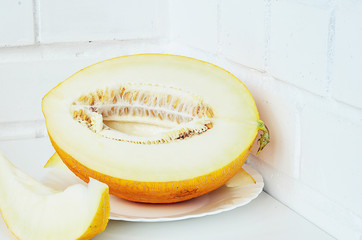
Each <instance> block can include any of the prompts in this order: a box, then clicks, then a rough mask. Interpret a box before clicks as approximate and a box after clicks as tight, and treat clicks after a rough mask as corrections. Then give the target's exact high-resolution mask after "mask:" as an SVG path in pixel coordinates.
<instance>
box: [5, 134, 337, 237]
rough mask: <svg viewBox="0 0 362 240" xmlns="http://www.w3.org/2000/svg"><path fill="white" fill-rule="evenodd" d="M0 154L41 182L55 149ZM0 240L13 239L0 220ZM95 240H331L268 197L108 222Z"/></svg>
mask: <svg viewBox="0 0 362 240" xmlns="http://www.w3.org/2000/svg"><path fill="white" fill-rule="evenodd" d="M0 151H1V152H3V153H4V154H5V156H7V158H8V159H9V160H10V161H12V162H13V163H14V164H15V165H16V166H17V167H19V168H20V169H22V170H23V171H25V172H27V173H28V174H30V175H31V176H33V177H36V178H39V179H40V178H41V176H43V174H44V170H43V168H42V167H43V166H44V164H45V162H46V161H47V159H48V158H49V157H50V156H51V155H52V154H53V152H54V150H53V148H52V147H51V144H50V142H49V140H48V139H47V138H37V139H27V140H10V141H0ZM0 239H1V240H2V239H4V240H6V239H15V237H13V236H12V235H11V233H10V232H9V230H8V229H7V228H6V225H5V224H4V221H3V220H2V219H0ZM93 239H95V240H97V239H98V240H113V239H123V240H128V239H130V240H138V239H151V240H152V239H157V240H159V239H248V240H253V239H258V240H263V239H268V240H271V239H278V240H281V239H288V240H289V239H293V240H295V239H303V240H304V239H318V240H324V239H334V238H333V237H331V236H330V235H328V234H327V233H325V232H324V231H322V230H321V229H319V228H318V227H317V226H315V225H313V224H312V223H310V222H309V221H307V220H306V219H304V218H303V217H302V216H300V215H298V214H297V213H295V212H294V211H293V210H291V209H289V208H288V207H286V206H285V205H283V204H282V203H280V202H279V201H277V200H276V199H274V198H273V197H271V196H270V195H268V194H267V193H265V192H262V193H261V194H260V195H259V196H258V197H257V198H256V199H255V200H253V201H252V202H251V203H249V204H247V205H245V206H242V207H239V208H236V209H234V210H231V211H227V212H223V213H219V214H216V215H212V216H205V217H201V218H195V219H187V220H180V221H173V222H157V223H143V222H126V221H112V220H111V221H110V222H109V223H108V225H107V228H106V230H105V231H104V232H103V233H101V234H99V235H97V236H96V237H94V238H93Z"/></svg>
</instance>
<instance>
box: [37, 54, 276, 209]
mask: <svg viewBox="0 0 362 240" xmlns="http://www.w3.org/2000/svg"><path fill="white" fill-rule="evenodd" d="M42 109H43V113H44V116H45V121H46V126H47V129H48V133H49V136H50V139H51V141H52V144H53V146H54V148H55V150H56V152H57V153H58V155H59V156H60V158H61V159H62V161H63V162H64V163H65V165H66V166H67V167H68V168H69V169H70V170H71V171H72V172H73V173H75V174H76V175H77V176H78V177H80V178H81V179H83V180H84V181H89V178H95V179H98V180H99V181H102V182H104V183H106V184H107V185H108V186H109V189H110V193H111V194H114V195H116V196H118V197H121V198H124V199H127V200H131V201H137V202H149V203H171V202H178V201H183V200H187V199H191V198H194V197H197V196H200V195H202V194H205V193H207V192H210V191H212V190H214V189H216V188H218V187H220V186H222V185H223V184H224V183H225V182H227V181H228V180H229V179H230V178H231V177H232V176H233V175H235V174H236V173H237V172H238V171H239V170H240V169H241V167H242V165H243V164H244V162H245V160H246V158H247V156H248V155H249V153H250V150H251V148H252V145H253V143H254V140H255V138H256V136H257V134H258V131H259V130H262V131H263V132H264V133H263V134H262V138H261V139H260V148H259V150H261V149H262V148H263V147H264V146H265V145H266V144H267V143H268V141H269V135H268V132H267V129H266V128H265V125H264V124H263V122H262V121H261V120H260V119H259V114H258V111H257V108H256V105H255V102H254V100H253V98H252V96H251V95H250V92H249V91H248V89H247V88H246V87H245V85H244V84H243V83H242V82H241V81H240V80H239V79H237V78H236V77H235V76H233V75H232V74H231V73H229V72H227V71H225V70H223V69H221V68H219V67H217V66H215V65H213V64H210V63H207V62H203V61H200V60H196V59H192V58H187V57H182V56H175V55H164V54H139V55H130V56H123V57H118V58H114V59H110V60H106V61H103V62H100V63H97V64H94V65H92V66H89V67H87V68H85V69H83V70H81V71H79V72H77V73H75V74H74V75H72V76H71V77H69V78H68V79H66V80H65V81H64V82H62V83H60V84H59V85H58V86H56V87H55V88H54V89H52V90H51V91H50V92H49V93H48V94H47V95H46V96H45V97H44V98H43V101H42Z"/></svg>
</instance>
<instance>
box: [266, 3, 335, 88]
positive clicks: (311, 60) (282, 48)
mask: <svg viewBox="0 0 362 240" xmlns="http://www.w3.org/2000/svg"><path fill="white" fill-rule="evenodd" d="M270 21H271V29H270V59H269V62H268V65H269V68H270V73H271V74H272V75H274V76H275V77H277V78H279V79H281V80H283V81H286V82H288V83H291V84H294V85H296V86H298V87H302V88H304V89H307V90H308V91H311V92H314V93H317V94H320V95H325V92H326V90H325V88H326V84H327V83H326V81H327V59H328V58H327V52H328V31H329V29H328V24H329V10H328V8H327V9H325V8H318V7H315V6H309V5H304V4H298V3H295V2H293V1H283V0H282V1H272V3H271V20H270Z"/></svg>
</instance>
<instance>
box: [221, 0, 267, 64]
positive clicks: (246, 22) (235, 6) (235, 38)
mask: <svg viewBox="0 0 362 240" xmlns="http://www.w3.org/2000/svg"><path fill="white" fill-rule="evenodd" d="M265 11H266V6H265V3H264V0H255V1H247V0H242V1H240V0H232V1H221V2H220V16H219V17H220V25H219V26H220V29H219V31H220V51H221V53H222V54H223V55H225V56H227V57H228V58H230V59H231V60H233V61H236V62H238V63H241V64H244V65H246V66H250V65H252V66H253V67H254V68H256V69H260V70H264V64H265V59H264V55H265V54H264V49H265V41H264V40H265V35H266V31H265Z"/></svg>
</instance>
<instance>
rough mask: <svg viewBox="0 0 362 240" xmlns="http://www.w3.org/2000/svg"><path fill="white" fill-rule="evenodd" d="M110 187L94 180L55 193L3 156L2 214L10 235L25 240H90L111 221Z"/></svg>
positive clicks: (0, 164) (0, 156) (0, 173)
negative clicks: (84, 184) (86, 185)
mask: <svg viewBox="0 0 362 240" xmlns="http://www.w3.org/2000/svg"><path fill="white" fill-rule="evenodd" d="M109 211H110V203H109V193H108V186H107V185H105V184H103V183H101V182H99V181H96V180H94V179H91V181H90V182H89V184H88V187H85V186H83V185H80V184H77V185H73V186H70V187H68V188H67V189H66V190H65V191H63V192H58V191H55V190H53V189H51V188H49V187H47V186H45V185H43V184H42V183H40V182H38V181H37V180H35V179H33V178H32V177H30V176H29V175H27V174H25V173H24V172H22V171H21V170H19V169H17V168H16V167H15V166H14V165H12V163H11V162H9V161H8V160H7V159H6V158H5V156H4V155H3V154H2V153H0V212H1V214H2V217H3V219H4V221H5V223H6V225H7V226H8V228H9V229H10V231H11V232H12V233H13V234H14V235H15V236H16V237H17V238H18V239H22V240H33V239H34V240H45V239H46V240H53V239H54V240H58V239H59V240H74V239H90V238H92V237H93V236H95V235H96V234H98V233H100V232H102V231H103V230H104V229H105V227H106V225H107V223H108V218H109Z"/></svg>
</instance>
